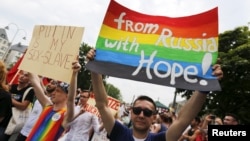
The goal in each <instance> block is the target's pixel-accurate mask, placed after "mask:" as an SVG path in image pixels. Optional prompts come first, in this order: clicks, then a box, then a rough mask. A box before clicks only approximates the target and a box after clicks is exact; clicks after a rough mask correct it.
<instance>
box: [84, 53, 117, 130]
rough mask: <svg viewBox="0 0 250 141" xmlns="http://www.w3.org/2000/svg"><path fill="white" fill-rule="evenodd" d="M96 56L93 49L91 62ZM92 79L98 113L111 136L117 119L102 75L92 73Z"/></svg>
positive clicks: (90, 54) (90, 56) (89, 55)
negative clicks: (110, 105) (109, 105)
mask: <svg viewBox="0 0 250 141" xmlns="http://www.w3.org/2000/svg"><path fill="white" fill-rule="evenodd" d="M94 56H95V50H93V49H91V50H90V51H89V52H88V54H87V57H88V59H89V60H92V59H94ZM91 79H92V86H93V91H94V94H95V100H96V107H97V108H98V111H99V113H100V115H101V119H102V122H103V126H104V128H105V129H106V131H107V133H108V134H110V133H111V131H112V129H113V127H114V124H115V118H114V116H113V115H112V112H111V111H110V109H109V107H108V96H107V93H106V90H105V87H104V84H103V80H102V75H101V74H97V73H95V72H91Z"/></svg>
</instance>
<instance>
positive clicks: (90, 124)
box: [64, 90, 101, 141]
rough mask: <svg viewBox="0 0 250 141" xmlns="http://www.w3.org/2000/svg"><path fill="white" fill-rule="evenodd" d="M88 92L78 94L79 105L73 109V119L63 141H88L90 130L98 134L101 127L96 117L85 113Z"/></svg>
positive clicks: (83, 91)
mask: <svg viewBox="0 0 250 141" xmlns="http://www.w3.org/2000/svg"><path fill="white" fill-rule="evenodd" d="M89 97H90V92H89V91H88V90H82V91H81V93H80V104H79V105H77V106H76V107H75V113H76V115H75V118H74V119H73V121H71V122H70V123H69V125H68V127H69V131H68V132H67V133H66V134H65V137H64V138H65V139H64V141H88V140H89V137H90V135H89V131H90V130H91V128H93V129H94V132H97V133H99V131H100V129H101V126H100V124H99V121H98V117H97V116H96V115H94V114H92V113H90V112H88V111H86V109H85V108H86V106H87V101H88V100H89Z"/></svg>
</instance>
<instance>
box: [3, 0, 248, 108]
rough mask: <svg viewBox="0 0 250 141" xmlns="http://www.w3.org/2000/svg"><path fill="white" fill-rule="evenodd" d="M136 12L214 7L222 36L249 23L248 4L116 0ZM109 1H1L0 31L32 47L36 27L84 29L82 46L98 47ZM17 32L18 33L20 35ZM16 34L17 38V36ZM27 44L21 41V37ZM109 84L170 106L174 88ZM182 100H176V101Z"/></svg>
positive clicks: (127, 95)
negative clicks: (56, 26) (51, 26)
mask: <svg viewBox="0 0 250 141" xmlns="http://www.w3.org/2000/svg"><path fill="white" fill-rule="evenodd" d="M116 1H117V2H118V3H120V4H121V5H123V6H126V7H127V8H129V9H132V10H134V11H137V12H140V13H143V14H149V15H158V16H167V17H184V16H190V15H195V14H199V13H202V12H205V11H208V10H210V9H213V8H215V7H218V9H219V33H223V32H224V31H227V30H233V29H235V28H236V27H239V26H247V25H248V24H249V22H250V12H249V6H250V1H249V0H116ZM109 2H110V1H109V0H71V1H69V0H0V3H1V4H0V28H4V27H5V26H7V25H9V30H8V31H7V34H8V38H9V40H11V41H13V44H15V43H18V42H21V43H22V44H23V45H29V42H30V40H31V38H32V32H33V28H34V26H35V25H65V26H80V27H84V28H85V30H84V34H83V39H82V42H84V43H87V44H88V45H90V46H93V47H94V46H95V43H96V39H97V37H98V34H99V30H100V28H101V24H102V21H103V18H104V16H105V13H106V10H107V7H108V4H109ZM17 31H18V32H17ZM16 33H17V34H16ZM24 36H25V37H26V40H22V37H24ZM107 81H108V83H111V84H113V85H114V86H115V87H117V88H118V89H120V91H121V94H122V96H123V100H124V101H126V102H132V100H133V98H134V97H136V96H138V95H141V94H145V95H148V96H150V97H152V98H153V99H154V100H159V101H160V102H162V103H164V104H165V105H168V104H169V103H171V102H172V101H173V98H174V91H175V88H173V87H167V86H160V85H155V84H149V83H143V82H137V81H132V80H126V79H119V78H114V77H109V79H108V80H107ZM181 100H183V98H181V97H180V96H177V101H181Z"/></svg>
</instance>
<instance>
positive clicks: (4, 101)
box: [0, 89, 12, 128]
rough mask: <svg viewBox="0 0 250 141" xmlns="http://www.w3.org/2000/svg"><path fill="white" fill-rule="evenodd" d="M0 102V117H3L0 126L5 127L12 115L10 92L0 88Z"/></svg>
mask: <svg viewBox="0 0 250 141" xmlns="http://www.w3.org/2000/svg"><path fill="white" fill-rule="evenodd" d="M0 104H1V105H0V117H4V119H3V120H2V121H1V122H0V127H3V128H6V127H7V125H8V123H9V120H10V118H11V116H12V109H11V105H12V102H11V94H10V93H8V92H6V91H5V90H3V89H0Z"/></svg>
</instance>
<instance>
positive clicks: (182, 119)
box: [166, 64, 223, 141]
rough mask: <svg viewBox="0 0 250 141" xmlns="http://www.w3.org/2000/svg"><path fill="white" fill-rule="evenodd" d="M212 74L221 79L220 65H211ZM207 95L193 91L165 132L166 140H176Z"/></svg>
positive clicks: (199, 108)
mask: <svg viewBox="0 0 250 141" xmlns="http://www.w3.org/2000/svg"><path fill="white" fill-rule="evenodd" d="M213 69H214V72H213V75H215V76H217V78H218V79H221V78H222V76H223V72H222V70H221V67H220V65H218V64H216V65H214V66H213ZM206 97H207V95H206V94H205V93H202V92H199V91H194V93H193V95H192V96H191V98H190V99H189V100H188V102H187V103H186V104H185V105H184V106H183V107H182V108H181V110H180V112H179V115H178V117H177V119H176V120H175V121H174V122H173V124H172V125H171V126H170V128H169V129H168V130H167V132H166V140H167V141H176V140H178V138H179V137H180V136H181V134H182V132H183V131H184V130H185V129H186V127H187V126H188V125H189V123H190V122H191V121H192V120H193V119H194V118H195V116H197V114H198V113H199V111H200V110H201V108H202V105H203V104H204V102H205V101H206Z"/></svg>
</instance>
